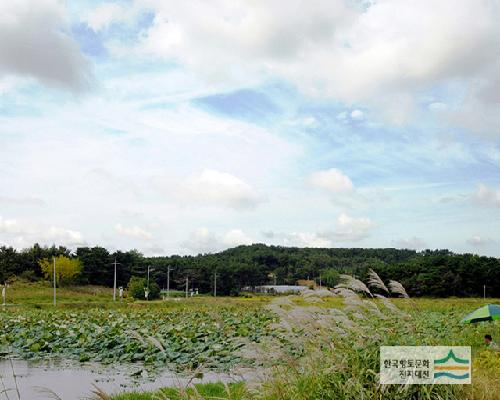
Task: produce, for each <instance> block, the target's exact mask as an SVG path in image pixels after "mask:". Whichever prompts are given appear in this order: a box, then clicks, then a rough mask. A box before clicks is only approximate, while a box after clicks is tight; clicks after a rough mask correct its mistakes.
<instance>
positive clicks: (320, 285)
mask: <svg viewBox="0 0 500 400" xmlns="http://www.w3.org/2000/svg"><path fill="white" fill-rule="evenodd" d="M319 288H320V289H321V274H319Z"/></svg>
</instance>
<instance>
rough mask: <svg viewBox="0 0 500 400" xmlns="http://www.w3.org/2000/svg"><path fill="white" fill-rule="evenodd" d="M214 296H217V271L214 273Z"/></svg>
mask: <svg viewBox="0 0 500 400" xmlns="http://www.w3.org/2000/svg"><path fill="white" fill-rule="evenodd" d="M214 297H217V272H216V273H214Z"/></svg>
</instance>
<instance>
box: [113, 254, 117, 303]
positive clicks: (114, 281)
mask: <svg viewBox="0 0 500 400" xmlns="http://www.w3.org/2000/svg"><path fill="white" fill-rule="evenodd" d="M114 264H115V273H114V277H113V301H116V257H115V262H114Z"/></svg>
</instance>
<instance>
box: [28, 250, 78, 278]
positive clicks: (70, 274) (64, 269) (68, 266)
mask: <svg viewBox="0 0 500 400" xmlns="http://www.w3.org/2000/svg"><path fill="white" fill-rule="evenodd" d="M38 264H39V265H40V269H41V271H42V274H43V276H44V278H45V279H48V280H51V279H53V276H54V275H53V274H54V272H55V275H56V282H57V283H58V284H59V283H63V284H64V283H68V282H73V280H74V279H75V278H76V277H77V276H78V275H80V273H81V272H82V264H81V263H80V260H78V258H69V257H66V256H57V257H54V258H53V259H52V260H50V259H48V258H43V259H41V260H40V261H39V262H38ZM54 265H56V266H57V268H55V271H54Z"/></svg>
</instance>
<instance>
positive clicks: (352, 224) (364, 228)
mask: <svg viewBox="0 0 500 400" xmlns="http://www.w3.org/2000/svg"><path fill="white" fill-rule="evenodd" d="M373 228H375V224H374V223H373V221H372V220H371V219H370V218H364V217H360V218H356V217H351V216H349V215H347V214H346V213H341V214H340V215H339V216H338V217H337V228H336V230H335V231H334V232H333V233H330V234H328V233H327V234H325V235H326V236H332V237H334V238H336V240H337V241H357V240H362V239H365V238H366V237H368V235H369V234H370V232H371V230H372V229H373Z"/></svg>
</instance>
